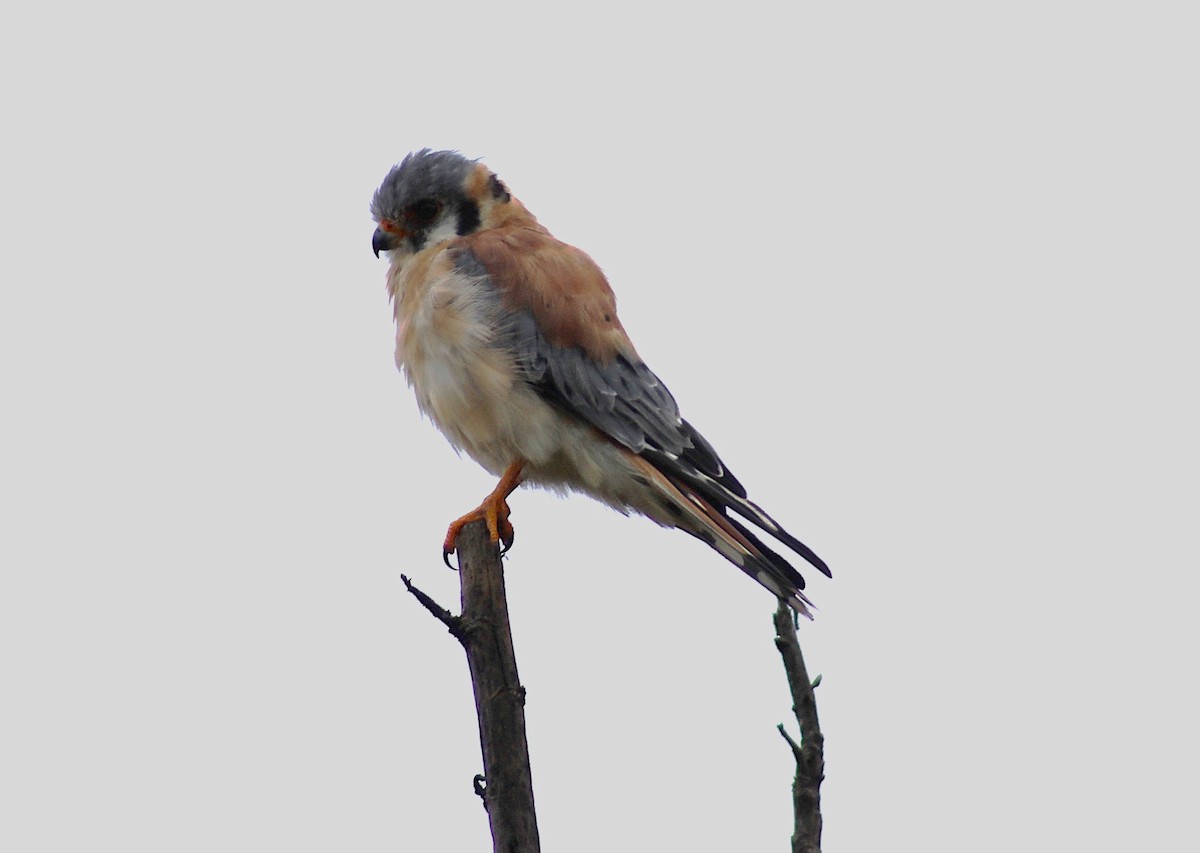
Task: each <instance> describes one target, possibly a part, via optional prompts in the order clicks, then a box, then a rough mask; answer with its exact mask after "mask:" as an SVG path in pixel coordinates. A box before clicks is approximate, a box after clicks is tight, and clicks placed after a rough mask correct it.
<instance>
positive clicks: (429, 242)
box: [424, 216, 458, 249]
mask: <svg viewBox="0 0 1200 853" xmlns="http://www.w3.org/2000/svg"><path fill="white" fill-rule="evenodd" d="M456 237H458V217H457V216H446V217H443V218H442V219H441V221H439V222H438V223H437V224H436V225H434V226H433V229H432V230H430V231H429V233H428V234H426V235H425V246H424V248H426V249H427V248H429V247H430V246H436V245H437V244H438V243H442V242H444V241H446V240H453V239H455V238H456Z"/></svg>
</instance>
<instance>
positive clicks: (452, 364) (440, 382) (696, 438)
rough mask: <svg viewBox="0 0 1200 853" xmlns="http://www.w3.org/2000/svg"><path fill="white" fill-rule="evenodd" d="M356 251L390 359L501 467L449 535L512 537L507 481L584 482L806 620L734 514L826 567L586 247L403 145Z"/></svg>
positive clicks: (501, 188) (781, 574) (458, 438)
mask: <svg viewBox="0 0 1200 853" xmlns="http://www.w3.org/2000/svg"><path fill="white" fill-rule="evenodd" d="M371 214H372V216H373V217H374V219H375V222H376V223H377V224H378V228H377V229H376V231H375V234H374V237H373V238H372V240H371V246H372V248H373V249H374V250H375V254H376V256H378V255H379V253H380V252H381V251H382V252H387V253H388V254H389V255H390V256H391V265H390V266H389V268H388V274H387V287H388V293H389V295H390V296H391V299H392V304H393V309H394V313H395V318H396V363H397V364H398V365H399V367H400V369H401V371H403V373H404V376H405V378H406V379H407V380H408V383H409V384H410V385H411V386H412V387H413V389H414V390H415V391H416V394H417V402H418V404H419V405H420V407H421V410H422V411H423V412H424V413H425V414H426V415H428V416H429V417H430V418H431V419H432V420H433V422H434V423H435V424H437V426H438V428H439V429H440V430H441V431H442V432H443V433H444V434H445V435H446V438H448V439H449V440H450V443H451V444H452V445H454V447H455V448H457V449H458V450H465V451H466V452H467V453H468V454H469V455H470V456H471V458H473V459H474V460H475V461H476V462H478V463H479V464H480V465H482V466H483V467H484V468H486V469H487V470H488V471H490V472H491V473H492V474H494V475H496V476H497V477H499V478H500V482H499V484H498V485H497V486H496V488H495V490H494V491H493V492H492V493H491V494H489V495H488V496H487V497H486V498H484V501H483V503H482V504H481V505H480V506H479V507H478V508H477V509H475V510H472V511H471V512H470V513H468V514H467V515H465V516H463V517H462V518H460V519H458V520H457V521H455V522H454V523H453V524H451V525H450V529H449V530H448V531H447V533H446V539H445V542H444V545H443V555H446V554H449V553H451V552H453V551H454V547H455V539H456V538H457V536H458V533H459V531H460V530H461V528H462V527H463V525H465V524H466V523H468V522H470V521H473V520H477V519H481V518H482V519H486V520H487V524H488V530H489V531H490V533H491V536H492V540H493V541H496V542H503V543H504V545H505V547H508V546H509V545H511V544H512V539H513V530H512V526H511V525H510V524H509V521H508V514H509V509H508V504H507V502H506V500H507V498H508V496H509V495H510V494H511V493H512V491H513V490H514V489H516V488H517V486H519V485H521V484H522V483H531V484H534V485H538V486H543V487H546V488H549V489H551V490H554V491H557V492H560V493H562V492H567V491H578V492H583V493H584V494H588V495H591V496H592V497H593V498H595V499H596V500H599V501H602V502H603V503H606V504H608V505H609V506H611V507H613V508H614V509H616V510H617V511H618V512H621V513H626V514H627V513H629V512H637V513H641V514H642V515H645V516H648V517H649V518H651V519H653V520H654V521H656V522H657V523H659V524H661V525H662V526H664V527H672V528H678V529H680V530H683V531H685V532H687V533H690V534H691V535H693V536H695V537H696V538H698V539H701V540H703V541H704V542H706V543H708V544H709V545H710V546H711V547H712V548H714V549H715V550H716V551H718V552H719V553H720V554H721V556H723V557H725V558H726V559H727V560H729V561H730V562H731V563H733V564H734V565H736V566H737V567H738V568H740V569H741V570H742V571H744V572H745V573H746V574H748V575H750V577H752V578H754V579H755V580H756V581H758V582H759V583H760V584H762V585H763V586H764V587H766V588H767V589H768V590H770V591H771V592H772V593H774V594H775V595H776V596H780V597H782V598H784V599H786V600H787V601H788V603H789V604H790V605H791V606H792V607H793V608H795V609H796V610H797V611H798V612H800V613H802V614H804V615H806V616H808V615H810V614H809V611H808V605H809V604H811V602H809V600H808V599H807V598H806V597H805V596H804V594H803V593H802V592H801V590H802V589H804V578H802V577H801V576H800V573H799V572H797V571H796V570H795V569H794V568H792V566H791V565H790V564H789V563H788V562H787V561H786V560H785V559H784V558H783V557H781V556H779V555H778V554H776V553H775V552H774V551H772V550H771V549H770V548H768V547H767V546H766V545H764V544H763V542H762V540H760V539H759V538H758V535H756V534H755V533H753V532H751V530H750V529H749V528H748V527H747V525H746V522H749V523H750V524H752V525H754V526H755V527H757V528H759V529H760V530H762V531H765V532H766V533H768V534H770V535H771V536H773V537H774V538H775V539H777V540H779V541H780V542H782V543H783V544H784V545H786V546H787V547H788V548H790V549H792V550H793V551H795V552H796V553H797V554H799V555H800V556H801V557H803V558H804V559H805V560H807V561H808V562H809V563H811V564H812V565H813V566H815V567H816V568H817V569H819V570H820V571H822V572H824V573H825V574H826V575H828V574H829V568H828V567H827V566H826V565H825V563H824V561H822V560H821V558H820V557H818V556H817V555H816V554H814V553H813V552H812V551H811V550H810V549H809V548H808V546H806V545H805V544H804V543H802V542H801V541H800V540H799V539H797V538H795V537H794V536H792V535H791V534H790V533H788V532H787V531H786V530H784V529H783V528H782V527H780V526H779V524H778V523H776V522H775V520H774V519H772V518H771V517H770V516H769V515H767V514H766V513H765V512H763V510H762V509H760V508H759V507H758V506H757V505H756V504H754V503H752V502H751V501H750V500H748V499H747V498H746V490H745V489H744V488H743V487H742V484H741V483H739V482H738V481H737V479H736V478H735V477H734V476H733V474H732V473H730V471H729V470H728V469H727V468H726V467H725V465H724V463H722V462H721V460H720V458H719V457H718V456H717V454H716V451H715V450H713V448H712V446H711V445H710V444H709V443H708V442H707V441H705V440H704V438H703V436H701V435H700V433H698V432H697V431H696V430H695V428H693V427H692V425H691V424H689V423H688V422H687V421H685V420H683V419H682V418H681V417H680V416H679V407H678V406H677V405H676V404H675V400H674V398H673V397H672V396H671V394H670V392H669V391H668V390H667V389H666V386H664V385H663V384H662V382H660V381H659V379H658V377H657V376H655V375H654V373H653V372H651V370H650V368H649V367H647V366H646V364H645V362H643V361H642V359H641V358H640V357H639V356H638V354H637V350H635V349H634V347H633V343H632V342H631V341H630V340H629V337H628V335H626V334H625V330H624V329H623V328H622V327H621V322H620V320H618V319H617V308H616V300H615V299H614V297H613V292H612V289H611V288H610V287H609V286H608V281H607V280H606V279H605V277H604V274H603V273H602V272H601V271H600V268H599V267H598V266H596V264H595V262H594V261H593V260H592V259H591V258H590V257H588V256H587V255H586V254H584V253H583V252H581V251H580V250H579V249H576V248H575V247H574V246H568V245H567V244H566V243H562V242H560V241H558V240H556V239H555V238H554V237H553V236H551V234H550V232H549V231H547V230H546V229H545V228H544V227H542V226H541V225H540V224H538V221H537V219H535V218H534V217H533V214H531V213H530V212H529V211H528V210H526V209H525V206H524V205H523V204H521V202H520V201H518V200H517V199H516V198H514V197H513V196H512V194H511V193H510V192H509V191H508V188H507V187H506V186H505V185H504V184H503V183H502V182H501V181H500V179H499V178H497V177H496V176H495V175H494V174H492V172H491V171H489V170H488V168H487V167H486V166H484V165H483V164H482V163H478V162H476V161H473V160H468V159H466V158H464V157H462V156H461V155H459V154H458V153H456V152H453V151H430V150H428V149H426V150H423V151H418V152H415V153H413V154H409V155H408V156H407V157H405V158H404V160H403V162H401V163H400V164H399V165H398V166H396V167H395V168H393V169H392V170H391V171H390V172H389V173H388V175H387V177H386V178H384V180H383V184H382V185H381V186H380V187H379V189H378V190H377V191H376V193H375V197H374V199H373V200H372V202H371Z"/></svg>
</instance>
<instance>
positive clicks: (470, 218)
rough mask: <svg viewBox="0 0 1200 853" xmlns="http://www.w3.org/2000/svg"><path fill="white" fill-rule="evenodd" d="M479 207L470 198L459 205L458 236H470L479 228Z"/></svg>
mask: <svg viewBox="0 0 1200 853" xmlns="http://www.w3.org/2000/svg"><path fill="white" fill-rule="evenodd" d="M479 222H480V219H479V205H477V204H476V203H475V202H473V201H472V200H471V199H469V198H464V199H463V200H462V201H460V202H459V203H458V228H457V229H455V230H457V231H458V236H459V237H462V236H464V235H466V234H470V233H472V232H474V231H475V229H476V228H478V227H479Z"/></svg>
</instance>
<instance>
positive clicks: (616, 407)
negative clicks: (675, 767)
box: [455, 226, 830, 591]
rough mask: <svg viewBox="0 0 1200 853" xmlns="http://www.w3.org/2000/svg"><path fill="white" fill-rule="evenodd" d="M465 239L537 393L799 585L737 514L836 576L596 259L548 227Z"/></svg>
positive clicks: (502, 340) (468, 259)
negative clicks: (760, 489)
mask: <svg viewBox="0 0 1200 853" xmlns="http://www.w3.org/2000/svg"><path fill="white" fill-rule="evenodd" d="M510 231H511V232H515V233H509V232H510ZM460 244H461V245H460V246H459V247H458V248H457V249H456V251H455V263H456V264H457V266H458V268H459V269H460V270H461V271H463V272H465V273H467V274H469V275H472V276H475V277H478V278H479V279H480V281H481V283H486V286H492V287H495V288H496V289H497V290H498V291H499V292H500V294H501V299H502V300H503V301H504V303H505V306H506V308H507V312H506V316H505V324H506V325H505V327H504V328H502V329H501V330H500V331H499V340H498V341H497V343H498V344H499V345H501V346H504V347H505V348H506V349H508V350H509V351H510V353H511V354H512V356H513V358H514V360H515V363H516V365H517V367H518V369H519V370H520V371H521V372H522V373H523V375H524V377H525V379H526V381H527V382H529V383H530V385H531V386H533V387H534V388H535V389H536V390H537V391H538V393H540V394H541V395H543V396H544V397H545V398H546V399H547V400H549V401H551V402H552V403H554V404H555V405H557V406H560V407H561V408H563V409H564V410H565V411H567V412H570V413H571V414H572V415H573V416H575V417H578V418H582V419H583V420H584V421H586V422H587V423H589V424H591V425H592V426H594V427H595V428H596V429H597V430H599V431H600V432H602V433H603V434H605V435H607V436H608V437H609V438H610V439H612V440H613V441H615V442H617V443H618V444H621V445H623V446H624V447H626V448H628V449H629V450H630V451H632V452H633V453H635V454H637V455H639V456H641V457H642V458H643V459H645V460H646V461H647V462H648V463H649V464H650V465H652V466H653V467H654V468H655V469H656V470H657V471H659V472H660V473H661V474H662V475H663V476H665V477H667V478H668V479H669V480H670V481H671V482H673V483H674V484H676V486H679V487H681V488H683V490H684V492H685V493H686V492H694V493H695V494H696V495H698V496H700V497H701V498H703V500H704V501H706V502H707V503H708V504H710V505H711V507H712V509H713V511H714V512H716V513H719V514H720V516H721V517H722V518H723V519H725V520H726V521H728V523H729V524H730V525H732V527H733V528H734V530H736V531H737V532H738V533H739V534H740V535H742V536H745V537H746V538H747V539H748V540H749V542H750V543H751V544H752V547H753V548H754V549H758V550H760V551H761V554H760V558H761V559H763V560H764V561H765V562H766V563H767V564H770V565H771V567H772V569H773V571H772V574H775V575H776V576H778V577H779V578H780V579H781V580H786V581H787V582H788V583H790V584H791V585H792V586H793V587H794V588H795V589H796V590H797V591H798V590H801V589H803V588H804V579H803V578H802V577H801V576H800V574H799V573H798V572H796V570H795V569H794V568H793V567H792V566H791V565H790V564H789V563H788V562H787V561H786V560H784V559H783V558H782V557H780V556H779V555H778V554H776V553H774V552H773V551H771V550H770V549H768V548H767V547H766V546H765V545H763V544H762V542H761V541H759V540H758V539H757V538H756V537H755V536H754V535H753V534H751V533H750V531H749V530H748V529H746V527H745V526H744V525H742V524H740V523H738V522H737V521H734V520H733V519H732V518H729V512H730V511H732V512H734V513H736V514H737V515H739V516H741V517H742V518H743V519H745V520H746V521H748V522H750V523H751V524H753V525H755V526H756V527H758V528H760V529H761V530H763V531H764V532H766V533H768V534H770V535H771V536H773V537H774V538H776V539H778V540H779V541H780V542H782V543H783V544H785V545H786V546H787V547H788V548H790V549H792V550H793V551H795V552H796V553H797V554H799V555H800V556H801V557H803V558H804V559H805V560H807V561H808V562H809V563H811V564H812V565H813V566H814V567H816V568H817V569H818V570H820V571H821V572H823V573H824V574H826V575H829V574H830V571H829V567H828V566H827V565H826V564H825V562H824V561H823V560H822V559H821V558H820V557H818V556H817V555H816V554H815V553H813V551H812V549H810V548H809V547H808V546H807V545H805V544H804V543H803V542H801V541H800V540H799V539H797V538H796V537H794V536H792V535H791V534H790V533H788V532H787V531H786V530H784V529H783V527H782V526H781V525H780V524H779V523H778V522H776V521H775V520H774V519H773V518H771V517H770V516H769V515H767V513H766V512H764V511H763V510H762V508H761V507H759V506H758V505H757V504H755V503H753V502H752V501H750V500H749V499H748V498H747V496H746V489H745V488H744V487H743V486H742V484H741V483H740V482H738V480H737V478H736V477H734V476H733V474H732V473H730V471H729V470H728V469H727V468H726V467H725V465H724V463H723V462H722V461H721V459H720V457H719V456H718V455H717V453H716V451H715V450H714V449H713V447H712V445H711V444H709V443H708V441H707V440H705V438H704V437H703V436H702V435H700V433H699V432H697V431H696V429H695V428H694V427H693V426H692V425H691V424H689V423H688V422H687V421H685V420H684V419H683V418H682V417H681V416H680V414H679V406H678V405H677V404H676V402H675V398H674V397H672V396H671V392H670V391H668V390H667V387H666V386H665V385H664V384H663V383H662V381H661V380H660V379H659V378H658V377H657V376H656V375H655V374H654V372H653V371H652V370H650V368H649V367H648V366H647V365H646V363H645V362H643V361H642V359H641V358H640V356H638V354H637V351H636V350H635V349H634V347H633V344H632V343H631V342H630V341H629V338H628V336H627V335H626V334H625V330H624V329H623V328H622V327H621V324H620V322H619V321H618V320H617V316H616V302H615V299H614V298H613V295H612V290H611V289H610V288H609V286H608V282H607V281H606V280H605V278H604V275H603V273H602V272H600V269H599V267H597V266H596V265H595V263H594V262H593V261H592V260H591V258H589V257H588V256H587V255H586V254H584V253H583V252H580V251H579V250H578V249H575V248H574V247H572V246H568V245H567V244H565V243H561V242H559V241H558V240H556V239H554V238H553V237H552V236H550V235H549V233H548V232H546V231H545V230H544V229H541V227H540V226H536V227H533V228H530V227H523V228H518V229H492V230H489V231H484V232H480V233H479V234H476V235H472V236H470V237H466V238H463V239H462V240H461V241H460Z"/></svg>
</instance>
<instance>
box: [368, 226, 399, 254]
mask: <svg viewBox="0 0 1200 853" xmlns="http://www.w3.org/2000/svg"><path fill="white" fill-rule="evenodd" d="M394 248H396V235H395V234H392V233H388V232H387V231H384V230H383V229H382V228H376V229H375V233H374V234H373V235H372V236H371V250H372V251H373V252H375V257H377V258H378V257H379V253H380V252H390V251H391V250H392V249H394Z"/></svg>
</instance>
